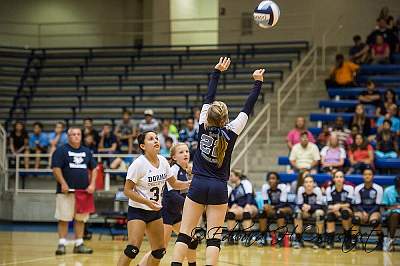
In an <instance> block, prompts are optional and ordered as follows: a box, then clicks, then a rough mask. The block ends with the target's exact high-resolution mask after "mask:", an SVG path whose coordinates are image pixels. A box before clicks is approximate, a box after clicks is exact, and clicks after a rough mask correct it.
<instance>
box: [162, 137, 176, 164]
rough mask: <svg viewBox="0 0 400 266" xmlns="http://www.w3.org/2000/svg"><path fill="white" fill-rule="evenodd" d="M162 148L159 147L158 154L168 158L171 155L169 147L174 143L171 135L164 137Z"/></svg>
mask: <svg viewBox="0 0 400 266" xmlns="http://www.w3.org/2000/svg"><path fill="white" fill-rule="evenodd" d="M164 145H165V147H164V148H160V155H161V156H164V157H165V158H167V159H169V158H170V157H171V148H172V146H173V145H174V141H173V139H172V138H171V137H166V138H165V140H164Z"/></svg>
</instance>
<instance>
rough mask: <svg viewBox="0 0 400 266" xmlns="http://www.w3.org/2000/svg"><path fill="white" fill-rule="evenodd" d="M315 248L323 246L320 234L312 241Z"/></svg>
mask: <svg viewBox="0 0 400 266" xmlns="http://www.w3.org/2000/svg"><path fill="white" fill-rule="evenodd" d="M313 247H314V248H315V249H317V248H324V239H323V238H322V236H318V237H317V238H316V239H315V241H314V246H313Z"/></svg>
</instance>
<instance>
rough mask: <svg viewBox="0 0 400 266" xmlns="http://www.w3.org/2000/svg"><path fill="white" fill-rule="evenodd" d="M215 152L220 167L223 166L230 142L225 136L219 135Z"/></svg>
mask: <svg viewBox="0 0 400 266" xmlns="http://www.w3.org/2000/svg"><path fill="white" fill-rule="evenodd" d="M215 143H216V144H215V153H216V155H217V165H218V168H220V167H221V166H222V163H223V162H224V158H225V152H226V149H227V148H228V142H227V141H226V140H225V138H224V137H223V136H221V135H220V136H219V137H218V139H217V141H216V142H215Z"/></svg>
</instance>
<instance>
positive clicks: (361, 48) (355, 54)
mask: <svg viewBox="0 0 400 266" xmlns="http://www.w3.org/2000/svg"><path fill="white" fill-rule="evenodd" d="M353 41H354V46H353V47H351V48H350V52H349V54H350V60H351V61H352V62H353V63H355V64H357V65H361V64H366V63H368V60H369V46H368V45H367V44H365V43H363V42H362V40H361V36H360V35H356V36H354V37H353Z"/></svg>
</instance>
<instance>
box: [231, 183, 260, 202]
mask: <svg viewBox="0 0 400 266" xmlns="http://www.w3.org/2000/svg"><path fill="white" fill-rule="evenodd" d="M233 204H237V205H239V206H240V207H244V206H246V204H253V205H255V199H254V195H253V186H252V185H251V183H250V182H249V181H248V180H242V181H241V182H240V184H239V185H238V186H236V187H235V188H234V189H233V190H232V192H231V194H230V195H229V200H228V205H229V206H232V205H233Z"/></svg>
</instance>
